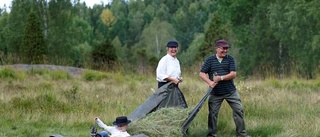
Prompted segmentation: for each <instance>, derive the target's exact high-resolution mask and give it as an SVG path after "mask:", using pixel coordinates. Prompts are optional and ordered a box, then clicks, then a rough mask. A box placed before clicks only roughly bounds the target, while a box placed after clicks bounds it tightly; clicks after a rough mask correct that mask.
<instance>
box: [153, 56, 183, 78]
mask: <svg viewBox="0 0 320 137" xmlns="http://www.w3.org/2000/svg"><path fill="white" fill-rule="evenodd" d="M156 71H157V81H159V82H167V81H165V80H164V79H166V78H168V77H173V78H179V77H180V75H181V70H180V62H179V60H178V59H177V58H174V57H172V56H170V55H169V54H167V55H165V56H163V57H162V58H161V59H160V61H159V63H158V67H157V70H156Z"/></svg>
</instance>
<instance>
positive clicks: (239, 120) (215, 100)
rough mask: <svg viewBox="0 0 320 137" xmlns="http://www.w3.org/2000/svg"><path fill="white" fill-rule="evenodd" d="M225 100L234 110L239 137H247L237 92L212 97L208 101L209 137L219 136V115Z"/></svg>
mask: <svg viewBox="0 0 320 137" xmlns="http://www.w3.org/2000/svg"><path fill="white" fill-rule="evenodd" d="M223 100H226V101H227V102H228V104H229V106H230V107H231V108H232V110H233V119H234V123H235V125H236V134H237V136H247V133H246V130H245V123H244V118H243V108H242V103H241V100H240V97H239V94H238V92H237V91H234V92H232V93H230V94H225V95H210V96H209V100H208V107H209V115H208V130H209V133H208V135H207V136H208V137H216V136H217V122H218V113H219V110H220V107H221V104H222V102H223Z"/></svg>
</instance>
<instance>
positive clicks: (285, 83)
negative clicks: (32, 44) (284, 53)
mask: <svg viewBox="0 0 320 137" xmlns="http://www.w3.org/2000/svg"><path fill="white" fill-rule="evenodd" d="M183 77H184V81H183V83H181V84H180V89H181V91H182V92H183V93H184V95H185V98H186V101H187V103H188V106H189V108H193V107H194V106H195V105H196V104H197V103H198V102H199V101H200V100H201V98H202V97H203V95H204V94H205V92H206V91H207V89H208V87H207V85H206V84H205V83H204V82H203V81H202V80H201V79H200V78H199V77H198V75H197V74H186V75H184V76H183ZM235 83H236V86H237V88H238V92H239V94H240V96H241V99H242V102H243V106H244V111H245V121H246V127H247V131H248V133H249V134H250V135H251V136H252V137H319V136H320V128H319V125H320V117H319V116H320V115H319V114H320V113H319V112H320V79H316V80H302V79H295V78H291V79H285V80H277V79H268V80H263V81H261V80H244V81H241V80H240V78H238V79H236V80H235ZM156 87H157V82H156V80H155V75H142V74H128V73H120V72H112V73H111V72H94V71H85V72H84V73H83V74H82V75H80V76H77V77H74V76H73V75H71V74H69V73H68V72H64V71H50V70H44V69H41V70H34V69H31V70H25V71H18V70H13V69H6V68H3V69H0V106H1V109H0V137H11V136H15V137H49V136H50V135H52V134H61V135H63V136H66V137H89V136H90V128H91V126H92V125H95V123H94V121H93V119H94V117H100V119H101V120H103V121H104V122H105V123H106V124H109V125H111V123H112V122H113V121H114V119H115V118H116V117H117V116H120V115H129V114H130V113H131V112H133V111H134V110H135V109H136V108H137V107H138V106H139V105H141V104H142V103H143V102H144V101H145V100H146V99H147V98H148V97H149V96H150V95H151V94H152V93H153V92H154V91H155V89H156ZM207 113H208V108H207V104H205V105H204V106H203V108H202V109H201V110H200V112H199V113H198V115H197V116H196V118H195V119H194V120H193V121H192V123H191V125H190V128H189V134H188V135H186V136H187V137H204V136H206V132H207ZM169 124H170V123H169ZM161 126H162V125H159V128H161ZM99 130H100V129H99ZM168 132H171V131H168ZM218 135H219V136H220V137H230V136H231V137H232V136H235V126H234V123H233V119H232V110H231V109H230V108H229V106H228V104H227V103H226V102H224V103H223V106H222V108H221V110H220V113H219V122H218ZM170 136H171V135H170ZM172 136H179V135H172Z"/></svg>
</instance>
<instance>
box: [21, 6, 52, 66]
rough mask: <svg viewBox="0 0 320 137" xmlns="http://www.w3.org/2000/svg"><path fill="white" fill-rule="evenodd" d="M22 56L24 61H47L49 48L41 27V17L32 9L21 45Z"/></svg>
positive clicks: (32, 62) (29, 62) (34, 62)
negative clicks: (46, 56)
mask: <svg viewBox="0 0 320 137" xmlns="http://www.w3.org/2000/svg"><path fill="white" fill-rule="evenodd" d="M20 53H21V56H22V58H23V60H24V63H28V64H40V63H45V55H46V54H47V48H46V44H45V41H44V35H43V32H42V29H41V23H40V18H39V17H38V16H37V14H36V13H35V12H34V11H31V12H30V14H29V16H28V20H27V24H26V28H25V33H24V39H23V45H22V47H21V52H20Z"/></svg>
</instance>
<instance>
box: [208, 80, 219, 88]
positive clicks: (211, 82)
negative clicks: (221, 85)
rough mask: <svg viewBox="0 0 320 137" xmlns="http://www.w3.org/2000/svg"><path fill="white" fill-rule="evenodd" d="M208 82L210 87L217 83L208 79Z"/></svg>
mask: <svg viewBox="0 0 320 137" xmlns="http://www.w3.org/2000/svg"><path fill="white" fill-rule="evenodd" d="M208 84H209V86H210V87H211V88H214V87H215V86H216V85H217V84H218V83H217V82H214V81H210V82H209V83H208Z"/></svg>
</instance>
